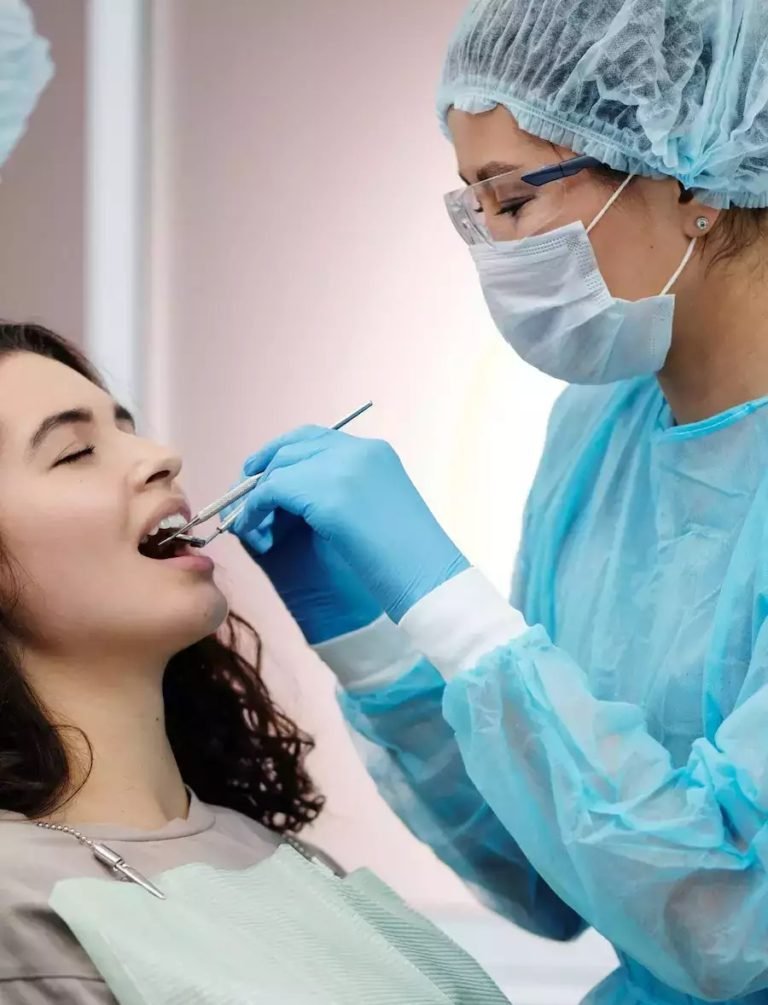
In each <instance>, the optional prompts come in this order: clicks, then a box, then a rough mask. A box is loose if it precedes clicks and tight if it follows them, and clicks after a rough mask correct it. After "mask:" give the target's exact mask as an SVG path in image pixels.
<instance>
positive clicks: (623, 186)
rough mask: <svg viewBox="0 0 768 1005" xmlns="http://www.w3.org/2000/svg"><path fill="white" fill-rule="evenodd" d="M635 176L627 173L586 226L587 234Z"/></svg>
mask: <svg viewBox="0 0 768 1005" xmlns="http://www.w3.org/2000/svg"><path fill="white" fill-rule="evenodd" d="M636 177H637V175H634V174H631V175H629V176H628V177H627V178H626V179H625V180H624V181H623V182H622V183H621V185H620V186H619V187H618V188H617V189H616V191H615V192H614V193H613V195H612V196H611V198H610V199H609V200H608V202H607V203H606V204H605V205H604V206H603V208H602V209H601V210H600V212H599V213H598V214H597V216H596V217H595V218H594V220H593V221H592V223H590V225H589V226H588V227H587V233H588V234H591V233H592V231H593V230H594V229H595V227H596V226H597V225H598V223H600V221H601V220H602V218H603V217H604V216H605V214H606V213H607V212H608V210H609V209H611V207H612V206H613V204H614V203H615V202H616V201H617V200H618V199H619V198H620V197H621V195H622V194H623V192H624V189H625V188H626V187H627V185H629V183H630V182H631V181H632V180H633V179H634V178H636Z"/></svg>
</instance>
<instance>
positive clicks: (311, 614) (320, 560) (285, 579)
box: [233, 503, 384, 645]
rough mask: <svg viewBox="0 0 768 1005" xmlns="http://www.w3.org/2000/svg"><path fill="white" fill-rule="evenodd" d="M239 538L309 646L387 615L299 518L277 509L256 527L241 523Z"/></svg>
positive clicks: (338, 558) (328, 547) (326, 640)
mask: <svg viewBox="0 0 768 1005" xmlns="http://www.w3.org/2000/svg"><path fill="white" fill-rule="evenodd" d="M237 505H239V503H238V504H237ZM234 529H235V528H233V530H234ZM238 536H239V538H240V542H241V543H242V545H243V547H244V548H245V550H246V551H247V552H248V554H249V555H250V556H251V558H253V560H254V561H255V562H256V563H257V565H259V566H260V568H261V569H263V570H264V572H265V573H266V575H267V576H268V577H269V579H270V581H271V583H272V585H273V586H274V588H275V590H276V591H277V593H278V595H279V596H280V599H281V600H282V601H283V603H284V604H285V606H286V607H287V608H288V610H289V611H290V613H291V614H292V615H293V617H294V619H295V620H296V622H297V623H298V625H299V628H301V630H302V632H303V633H304V638H305V639H306V640H307V642H309V644H310V645H319V644H320V643H321V642H328V641H330V640H331V639H335V638H338V636H340V635H346V634H347V633H348V632H353V631H356V630H357V629H359V628H366V627H367V626H368V625H370V624H373V622H374V621H376V619H377V618H379V617H381V615H382V614H383V613H384V611H383V609H382V607H381V604H379V603H378V602H377V601H376V600H374V598H373V597H372V596H371V595H370V593H368V591H367V590H366V588H365V587H364V586H363V584H362V583H361V582H360V580H359V579H358V578H357V576H356V575H355V574H354V573H353V572H352V570H351V569H350V568H349V566H348V565H347V563H346V562H345V561H344V560H343V559H342V558H341V557H340V556H339V555H338V554H337V553H336V551H335V549H334V548H333V546H332V545H330V544H328V542H327V541H325V540H323V539H322V538H321V537H319V536H318V535H317V534H315V532H314V531H313V530H312V529H311V528H310V527H309V526H308V525H307V524H306V523H304V521H303V520H300V519H299V518H298V517H295V516H292V515H290V514H289V513H285V512H283V511H280V510H278V511H276V512H273V513H271V514H270V515H269V516H268V517H267V518H266V520H265V521H264V522H263V523H262V524H261V525H260V526H258V527H253V528H251V527H248V526H247V525H245V524H243V525H240V530H239V533H238Z"/></svg>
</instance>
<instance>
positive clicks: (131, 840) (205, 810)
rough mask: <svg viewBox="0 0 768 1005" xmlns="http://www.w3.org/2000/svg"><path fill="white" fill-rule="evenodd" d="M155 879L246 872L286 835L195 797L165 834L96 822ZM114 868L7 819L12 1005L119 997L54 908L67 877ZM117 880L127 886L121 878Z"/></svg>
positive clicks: (62, 839) (2, 904)
mask: <svg viewBox="0 0 768 1005" xmlns="http://www.w3.org/2000/svg"><path fill="white" fill-rule="evenodd" d="M82 831H83V833H84V834H85V835H86V836H87V837H89V838H92V839H94V840H98V841H103V842H104V843H106V844H107V845H109V847H110V848H113V849H114V851H116V852H117V853H118V854H120V855H122V856H123V858H124V859H125V860H126V862H127V863H128V864H129V865H132V866H133V867H134V868H135V869H138V870H139V872H141V873H143V874H144V875H145V876H147V877H151V876H152V875H154V874H156V873H159V872H163V871H164V870H166V869H173V868H175V867H177V866H181V865H189V864H190V863H193V862H204V863H206V864H209V865H213V866H218V867H220V868H225V869H246V868H248V867H249V866H252V865H256V864H257V863H259V862H262V861H264V859H266V858H268V857H269V856H270V855H271V854H272V852H273V851H274V850H275V849H276V848H277V846H278V845H279V843H280V838H279V837H278V836H277V835H276V834H273V833H272V832H271V831H268V830H267V829H266V828H265V827H262V826H261V825H260V824H257V823H255V822H254V821H253V820H250V819H248V817H244V816H242V815H241V814H239V813H235V812H234V811H233V810H227V809H222V808H221V807H216V806H207V805H205V804H204V803H201V802H200V801H199V800H198V799H197V798H196V797H195V796H194V795H193V796H191V799H190V807H189V816H188V817H187V819H186V820H174V821H172V822H171V823H169V824H167V825H166V826H165V827H163V828H162V830H159V831H152V832H146V831H138V830H129V829H125V828H119V827H111V826H99V827H96V826H93V827H91V826H89V827H85V826H84V827H83V828H82ZM108 875H109V872H108V871H107V870H106V869H105V867H104V866H103V865H101V864H100V863H99V862H97V861H96V859H95V858H94V857H93V854H92V852H91V851H90V849H89V848H87V847H85V846H83V845H81V844H80V842H79V841H77V840H76V839H75V838H74V837H72V836H71V835H70V834H62V833H60V832H57V831H48V830H43V829H42V828H40V827H36V826H35V825H34V824H32V823H30V822H29V821H28V820H26V819H25V818H24V817H23V816H21V815H20V814H16V813H3V814H0V918H2V926H1V927H0V1002H2V1003H3V1005H51V1003H53V1002H56V1003H64V1005H115V998H114V997H113V995H112V994H111V993H110V991H109V989H108V988H107V986H106V985H105V983H104V982H103V980H102V979H101V977H100V976H99V974H98V973H97V971H96V970H95V969H94V967H93V964H92V963H91V961H90V959H89V958H88V956H87V955H86V954H85V952H84V951H83V950H82V949H81V948H80V945H79V943H78V942H77V940H76V939H75V937H74V936H73V935H72V934H71V932H70V931H69V929H68V928H67V926H66V925H65V924H64V922H63V921H61V920H60V919H59V918H58V916H57V915H55V914H54V913H53V912H52V911H51V909H50V908H49V907H48V898H49V896H50V894H51V891H52V890H53V887H54V886H55V885H56V883H57V882H58V881H59V880H61V879H72V878H83V877H97V878H98V877H101V878H103V877H105V876H108ZM115 882H118V881H117V880H115Z"/></svg>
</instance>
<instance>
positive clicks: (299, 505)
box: [232, 464, 319, 540]
mask: <svg viewBox="0 0 768 1005" xmlns="http://www.w3.org/2000/svg"><path fill="white" fill-rule="evenodd" d="M303 468H304V466H303V465H297V464H293V465H292V466H290V467H284V468H277V469H276V470H274V471H272V472H271V473H270V474H269V476H268V477H265V478H264V479H263V480H262V481H261V482H260V483H259V484H258V485H257V486H256V488H255V489H253V491H252V492H250V493H249V494H248V495H247V496H246V497H245V507H244V509H243V512H242V513H241V514H240V516H239V517H238V518H237V520H236V521H235V523H234V526H233V527H232V530H233V532H234V533H235V534H236V535H237V536H238V537H239V538H241V539H243V540H245V539H248V538H249V537H250V535H251V534H252V533H253V532H256V533H257V535H258V534H259V533H260V529H261V528H262V526H263V524H264V522H265V521H266V520H268V519H269V518H270V517H271V518H272V520H273V524H272V526H273V527H274V522H275V521H276V520H277V511H282V512H284V513H286V514H289V515H290V516H292V517H293V518H298V519H300V520H305V521H306V522H307V523H309V524H310V526H312V523H311V521H310V520H307V515H308V513H309V511H310V509H311V508H312V507H311V500H310V497H309V495H308V494H307V492H306V490H305V473H304V470H303ZM283 519H285V518H283ZM314 529H316V530H317V529H319V528H314Z"/></svg>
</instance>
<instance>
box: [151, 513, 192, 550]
mask: <svg viewBox="0 0 768 1005" xmlns="http://www.w3.org/2000/svg"><path fill="white" fill-rule="evenodd" d="M187 522H188V521H187V518H186V517H185V516H184V514H183V513H172V514H171V515H170V516H164V517H163V519H162V520H161V521H160V523H159V524H158V525H157V526H156V527H153V528H152V530H151V531H150V532H149V534H145V535H144V537H143V538H142V539H141V543H142V544H146V543H147V541H148V540H149V539H150V538H151V537H154V535H155V534H159V533H160V531H161V530H178V529H179V528H180V527H184V526H185V525H186V524H187Z"/></svg>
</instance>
